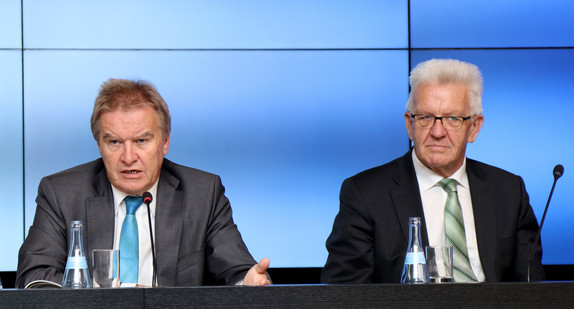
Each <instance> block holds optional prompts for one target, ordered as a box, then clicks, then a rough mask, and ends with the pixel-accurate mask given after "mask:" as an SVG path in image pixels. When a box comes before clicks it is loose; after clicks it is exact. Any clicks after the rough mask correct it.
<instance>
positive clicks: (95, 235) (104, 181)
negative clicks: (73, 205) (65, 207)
mask: <svg viewBox="0 0 574 309" xmlns="http://www.w3.org/2000/svg"><path fill="white" fill-rule="evenodd" d="M94 193H95V196H91V197H88V198H86V205H85V206H86V237H87V242H86V255H87V258H88V265H91V258H92V250H93V249H112V247H113V245H114V222H115V219H114V216H115V214H114V197H113V193H112V189H111V185H110V183H109V181H108V178H107V176H106V173H105V169H102V170H101V171H100V172H99V173H98V174H96V176H95V184H94Z"/></svg>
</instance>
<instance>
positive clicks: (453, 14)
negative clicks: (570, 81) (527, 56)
mask: <svg viewBox="0 0 574 309" xmlns="http://www.w3.org/2000/svg"><path fill="white" fill-rule="evenodd" d="M410 9H411V47H413V48H453V47H454V48H456V47H562V46H570V47H571V46H572V43H573V42H572V32H573V31H574V18H572V16H574V2H573V1H571V0H544V1H534V0H526V1H525V0H504V1H500V0H465V1H452V0H410Z"/></svg>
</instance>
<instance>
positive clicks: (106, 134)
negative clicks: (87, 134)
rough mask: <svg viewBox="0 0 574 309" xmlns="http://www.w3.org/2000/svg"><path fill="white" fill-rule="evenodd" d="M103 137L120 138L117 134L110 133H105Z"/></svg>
mask: <svg viewBox="0 0 574 309" xmlns="http://www.w3.org/2000/svg"><path fill="white" fill-rule="evenodd" d="M102 138H106V139H119V138H118V137H117V136H114V135H112V134H110V133H105V134H104V135H103V136H102Z"/></svg>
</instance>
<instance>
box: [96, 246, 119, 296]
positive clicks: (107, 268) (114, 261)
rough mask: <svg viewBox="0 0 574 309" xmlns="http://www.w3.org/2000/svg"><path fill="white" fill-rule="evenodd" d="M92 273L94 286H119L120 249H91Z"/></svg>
mask: <svg viewBox="0 0 574 309" xmlns="http://www.w3.org/2000/svg"><path fill="white" fill-rule="evenodd" d="M92 263H93V268H92V273H93V275H94V287H100V288H115V287H119V286H120V251H119V250H112V249H94V250H92Z"/></svg>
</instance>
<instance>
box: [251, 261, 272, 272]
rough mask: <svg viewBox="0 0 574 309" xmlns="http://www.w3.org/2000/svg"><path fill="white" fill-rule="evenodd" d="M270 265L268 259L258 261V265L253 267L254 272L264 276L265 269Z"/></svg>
mask: <svg viewBox="0 0 574 309" xmlns="http://www.w3.org/2000/svg"><path fill="white" fill-rule="evenodd" d="M270 264H271V261H269V259H268V258H263V259H261V261H259V263H257V264H256V265H255V270H256V271H257V272H258V273H260V274H264V273H265V272H266V271H267V268H269V265H270Z"/></svg>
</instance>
